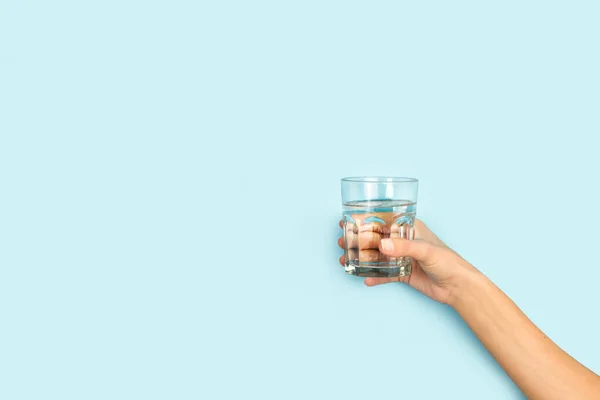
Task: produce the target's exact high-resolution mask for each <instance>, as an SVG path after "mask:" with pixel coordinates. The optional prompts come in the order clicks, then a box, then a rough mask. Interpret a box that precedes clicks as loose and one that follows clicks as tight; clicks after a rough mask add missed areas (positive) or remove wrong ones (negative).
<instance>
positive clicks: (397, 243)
mask: <svg viewBox="0 0 600 400" xmlns="http://www.w3.org/2000/svg"><path fill="white" fill-rule="evenodd" d="M379 249H380V251H381V252H382V253H383V254H385V255H388V256H390V257H412V258H414V259H416V260H417V261H420V262H422V263H425V264H433V257H434V256H435V253H436V251H435V250H436V249H437V248H436V247H435V246H433V245H432V244H430V243H428V242H426V241H424V240H406V239H383V240H382V241H381V244H380V245H379Z"/></svg>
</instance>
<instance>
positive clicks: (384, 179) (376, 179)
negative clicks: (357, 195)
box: [341, 176, 419, 183]
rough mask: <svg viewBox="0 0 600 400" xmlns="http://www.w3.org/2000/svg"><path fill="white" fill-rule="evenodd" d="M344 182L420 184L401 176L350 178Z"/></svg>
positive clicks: (416, 180) (344, 179)
mask: <svg viewBox="0 0 600 400" xmlns="http://www.w3.org/2000/svg"><path fill="white" fill-rule="evenodd" d="M341 181H342V182H350V183H418V182H419V180H418V179H416V178H407V177H401V176H350V177H346V178H342V179H341Z"/></svg>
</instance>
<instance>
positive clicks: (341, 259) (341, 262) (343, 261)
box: [339, 256, 346, 266]
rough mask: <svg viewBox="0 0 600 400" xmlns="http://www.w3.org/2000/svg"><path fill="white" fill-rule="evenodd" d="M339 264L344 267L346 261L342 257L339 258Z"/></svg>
mask: <svg viewBox="0 0 600 400" xmlns="http://www.w3.org/2000/svg"><path fill="white" fill-rule="evenodd" d="M339 261H340V264H342V266H344V265H346V259H345V258H344V256H341V257H340V260H339Z"/></svg>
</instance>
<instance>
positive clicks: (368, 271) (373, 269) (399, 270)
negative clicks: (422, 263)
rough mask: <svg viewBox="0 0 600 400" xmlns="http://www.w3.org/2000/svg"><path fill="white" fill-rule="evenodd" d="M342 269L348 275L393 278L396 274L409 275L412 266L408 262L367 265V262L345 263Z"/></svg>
mask: <svg viewBox="0 0 600 400" xmlns="http://www.w3.org/2000/svg"><path fill="white" fill-rule="evenodd" d="M344 269H345V270H346V273H347V274H348V275H356V276H364V277H374V278H395V277H398V276H408V275H410V273H411V270H412V266H411V264H410V262H408V263H406V264H404V265H369V264H368V263H359V264H348V263H347V264H346V265H345V266H344Z"/></svg>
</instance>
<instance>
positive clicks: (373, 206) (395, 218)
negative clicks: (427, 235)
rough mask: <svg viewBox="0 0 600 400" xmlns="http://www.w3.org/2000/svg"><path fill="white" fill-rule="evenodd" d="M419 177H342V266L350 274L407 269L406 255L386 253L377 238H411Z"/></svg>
mask: <svg viewBox="0 0 600 400" xmlns="http://www.w3.org/2000/svg"><path fill="white" fill-rule="evenodd" d="M418 188H419V181H418V180H417V179H414V178H396V177H352V178H343V179H342V221H343V230H344V233H343V235H344V236H343V238H344V258H345V265H344V269H345V270H346V272H347V273H348V274H350V275H357V276H374V277H396V276H407V275H410V273H411V260H410V258H409V257H388V256H386V255H384V254H382V253H381V252H380V251H379V244H380V242H381V239H385V238H401V239H408V240H412V239H414V228H413V226H414V222H415V216H416V211H417V192H418Z"/></svg>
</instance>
